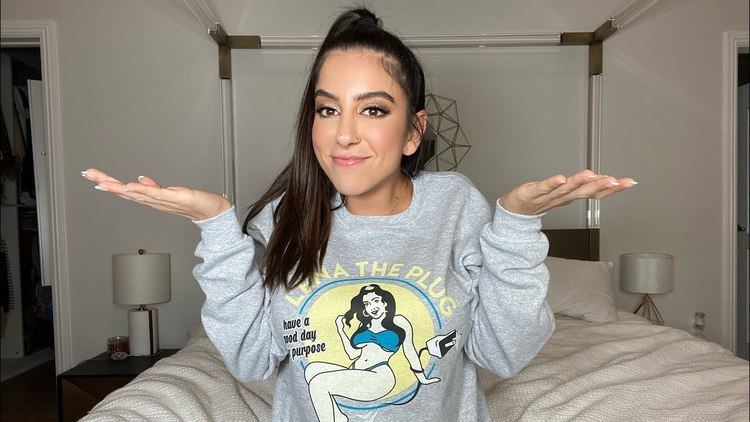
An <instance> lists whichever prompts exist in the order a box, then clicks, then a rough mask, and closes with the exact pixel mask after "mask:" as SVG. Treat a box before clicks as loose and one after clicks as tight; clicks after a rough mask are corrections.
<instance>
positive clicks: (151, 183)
mask: <svg viewBox="0 0 750 422" xmlns="http://www.w3.org/2000/svg"><path fill="white" fill-rule="evenodd" d="M138 181H139V182H141V183H142V184H144V185H146V186H153V187H157V188H161V185H159V184H158V183H156V180H154V179H152V178H150V177H148V176H138Z"/></svg>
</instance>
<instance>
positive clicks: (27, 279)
mask: <svg viewBox="0 0 750 422" xmlns="http://www.w3.org/2000/svg"><path fill="white" fill-rule="evenodd" d="M0 66H2V77H1V78H0V88H1V89H0V117H1V118H0V139H1V143H0V147H1V149H0V152H1V153H2V166H0V199H1V201H0V205H1V206H2V232H1V236H0V249H1V251H2V253H1V254H0V260H1V261H2V266H1V268H0V269H1V270H2V274H0V276H1V277H2V301H0V308H1V309H0V311H2V312H1V313H2V315H1V316H0V322H1V323H0V341H1V342H2V381H5V380H6V379H8V378H11V377H13V376H15V375H18V374H20V373H23V372H25V371H26V370H28V369H31V368H33V367H35V366H38V365H40V364H43V363H45V362H48V361H50V360H53V359H54V355H55V353H54V348H55V342H54V324H53V309H52V287H51V285H50V283H49V280H44V279H43V268H42V259H41V258H42V255H41V248H40V230H39V228H40V224H39V218H38V216H39V215H40V214H41V215H46V213H39V212H38V209H37V207H38V206H40V205H43V204H44V202H43V201H42V202H38V201H37V194H36V192H37V189H36V182H35V179H36V178H37V177H38V176H37V175H36V174H35V169H34V151H33V144H34V143H37V144H38V143H39V142H38V140H36V139H35V137H44V136H45V135H46V134H45V131H43V130H41V129H40V124H41V125H42V127H43V123H44V118H43V114H42V113H43V108H40V107H41V106H42V105H43V101H42V98H43V89H42V87H43V86H42V67H41V55H40V50H39V48H38V47H36V48H34V47H24V48H19V47H16V48H11V47H9V48H5V47H3V48H2V49H0ZM32 122H33V123H34V124H32ZM32 139H33V140H34V142H33V143H32Z"/></svg>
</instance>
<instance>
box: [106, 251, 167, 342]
mask: <svg viewBox="0 0 750 422" xmlns="http://www.w3.org/2000/svg"><path fill="white" fill-rule="evenodd" d="M112 284H113V292H112V296H113V301H114V303H116V304H118V305H138V308H136V309H131V310H130V311H128V336H129V342H130V345H129V346H130V347H129V348H130V355H131V356H150V355H153V354H156V353H157V352H158V350H159V334H158V324H157V322H158V319H157V314H156V309H149V308H146V305H149V304H153V303H162V302H168V301H169V299H170V290H171V288H170V287H171V276H170V255H169V254H168V253H146V251H144V250H143V249H138V253H137V254H127V253H126V254H115V255H112Z"/></svg>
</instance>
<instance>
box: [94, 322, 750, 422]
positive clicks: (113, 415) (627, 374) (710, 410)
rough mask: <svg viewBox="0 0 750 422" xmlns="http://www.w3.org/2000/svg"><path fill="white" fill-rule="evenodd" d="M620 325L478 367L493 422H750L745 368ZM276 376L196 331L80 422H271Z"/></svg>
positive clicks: (554, 339) (575, 327)
mask: <svg viewBox="0 0 750 422" xmlns="http://www.w3.org/2000/svg"><path fill="white" fill-rule="evenodd" d="M617 317H618V320H617V321H613V322H609V323H590V322H585V321H581V320H578V319H574V318H569V317H564V316H557V317H556V321H557V327H556V329H555V332H554V334H553V335H552V336H551V337H550V339H549V341H548V342H547V344H545V346H544V347H543V348H542V350H541V351H540V352H539V354H538V355H537V356H536V357H535V358H534V359H533V360H532V361H531V362H530V363H529V364H528V365H527V366H526V367H525V368H524V369H523V370H522V371H521V372H520V373H518V374H517V375H516V376H515V377H513V378H511V379H508V380H501V379H500V378H499V377H497V376H495V375H494V374H492V373H490V372H488V371H486V370H484V369H482V368H478V369H479V376H480V382H481V385H482V389H483V390H484V391H485V393H486V396H487V403H488V405H489V407H490V412H491V414H492V417H493V421H516V420H522V421H542V420H554V421H567V420H576V421H580V420H585V421H654V420H658V421H743V422H746V421H747V420H748V416H749V415H748V382H749V381H750V379H749V377H748V362H747V361H745V360H742V359H740V358H737V357H735V356H734V355H733V354H732V353H731V352H729V351H728V350H727V349H724V348H723V347H721V346H720V345H718V344H716V343H712V342H709V341H705V340H700V339H697V338H694V337H693V336H691V335H690V334H688V333H687V332H685V331H682V330H678V329H675V328H670V327H664V326H657V325H652V324H650V323H649V322H648V321H646V320H645V319H643V318H641V317H639V316H637V315H633V314H632V313H628V312H624V311H621V310H618V311H617ZM273 384H274V377H272V378H271V379H269V380H265V381H258V382H252V383H241V382H239V381H237V380H236V379H234V378H233V377H232V376H231V375H230V374H229V372H228V371H227V370H226V367H225V366H224V363H223V361H222V360H221V357H220V356H219V355H218V352H217V351H216V348H215V347H214V346H213V344H212V343H211V341H210V340H209V339H208V337H206V334H205V331H203V327H202V326H197V327H196V328H194V329H193V330H192V331H191V333H190V338H189V339H188V343H187V345H186V346H185V348H184V349H183V350H181V351H179V352H178V353H177V354H175V355H173V356H170V357H168V358H164V359H162V360H160V361H159V362H157V364H156V365H154V366H153V367H152V368H150V369H148V370H147V371H145V372H143V373H141V374H140V375H139V376H138V377H136V378H135V379H134V380H133V381H131V382H130V383H129V384H128V385H126V386H124V387H122V388H120V389H119V390H116V391H114V392H112V393H111V394H109V395H108V396H107V397H106V398H105V399H104V400H102V401H101V402H99V403H98V404H97V405H96V406H95V407H94V408H93V409H92V410H91V411H90V412H89V414H88V416H86V417H85V418H83V419H82V420H83V421H89V422H90V421H103V420H106V421H112V420H128V421H135V420H160V421H161V420H164V421H175V420H184V421H208V420H211V421H240V420H242V421H256V420H258V421H267V420H270V415H271V402H272V400H273Z"/></svg>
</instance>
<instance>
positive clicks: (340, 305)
mask: <svg viewBox="0 0 750 422" xmlns="http://www.w3.org/2000/svg"><path fill="white" fill-rule="evenodd" d="M370 284H377V285H378V286H380V288H381V289H383V290H386V291H388V292H390V293H391V294H392V295H393V297H394V299H395V302H396V312H395V315H402V316H403V317H405V318H406V319H407V320H408V321H409V323H410V324H411V327H412V332H413V334H412V336H413V345H412V346H410V345H407V344H406V341H407V340H406V339H404V342H403V343H402V344H401V345H400V346H399V348H398V350H396V352H395V353H394V354H393V355H392V356H391V357H390V359H389V360H388V365H389V366H390V368H391V370H392V371H393V374H394V375H395V377H396V384H395V386H394V387H393V389H392V390H391V391H390V393H388V394H387V395H385V396H384V397H382V398H381V399H379V400H378V401H380V400H385V401H387V400H388V399H389V398H390V399H392V398H393V397H395V396H398V395H400V394H401V393H403V392H404V391H405V390H406V389H407V388H409V386H411V385H413V384H414V382H416V381H417V379H416V377H415V376H414V373H413V372H412V370H411V369H410V365H409V361H408V360H407V359H406V356H405V355H404V348H405V347H406V348H409V347H413V348H414V351H415V353H419V350H420V349H422V348H423V347H425V343H426V342H427V340H429V339H431V338H433V337H434V336H435V323H434V320H433V317H432V315H431V312H430V310H429V309H428V308H427V306H428V304H426V303H425V302H424V299H423V298H421V297H419V296H418V295H416V294H415V293H414V291H413V290H410V289H409V288H407V287H404V286H401V285H398V284H395V283H390V282H388V281H387V280H364V282H358V283H356V284H342V285H338V286H332V287H331V288H329V289H327V290H326V291H324V292H322V293H320V294H319V296H317V297H316V298H315V299H314V302H313V303H312V304H311V305H310V306H309V308H308V312H307V314H306V315H302V317H303V318H304V317H307V318H309V323H310V325H309V326H307V327H306V330H307V331H308V332H312V331H313V330H315V333H316V335H315V341H314V342H313V341H312V340H307V341H305V342H304V344H305V345H312V344H313V343H317V344H320V343H321V342H325V343H326V349H325V351H324V352H321V353H314V354H311V355H309V358H308V359H307V362H308V364H309V363H312V362H327V363H333V364H336V365H342V366H345V367H349V366H350V365H351V364H352V362H353V361H352V360H351V359H350V358H349V356H348V355H347V354H346V352H345V350H344V345H343V344H342V338H341V336H340V335H339V332H338V330H337V328H336V318H338V317H339V316H340V315H344V314H346V313H347V311H349V308H350V305H351V300H352V298H353V297H355V296H357V295H358V294H359V292H360V290H361V289H362V288H363V287H365V286H367V285H370ZM349 324H350V326H347V325H346V323H345V324H344V332H345V333H346V336H347V339H346V341H350V339H351V337H352V336H353V335H354V333H355V331H357V328H359V325H360V322H359V321H358V320H357V317H356V316H354V317H353V318H352V319H351V320H350V321H349ZM429 361H430V355H429V354H428V353H426V352H425V353H422V355H421V363H422V368H424V369H425V372H426V369H427V367H428V364H429Z"/></svg>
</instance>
